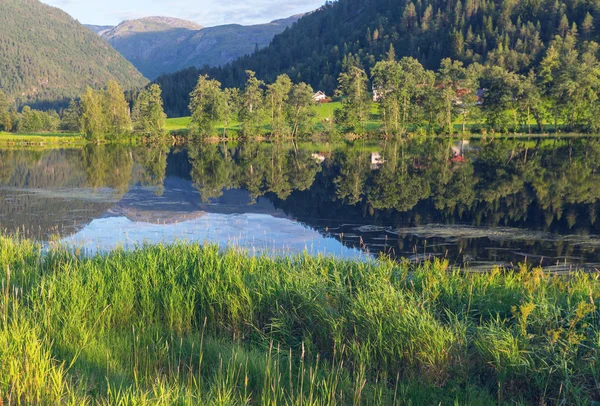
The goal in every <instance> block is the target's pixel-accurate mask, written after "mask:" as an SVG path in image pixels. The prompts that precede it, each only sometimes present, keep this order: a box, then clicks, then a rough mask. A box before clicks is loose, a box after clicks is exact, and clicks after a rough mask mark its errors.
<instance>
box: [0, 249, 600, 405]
mask: <svg viewBox="0 0 600 406" xmlns="http://www.w3.org/2000/svg"><path fill="white" fill-rule="evenodd" d="M0 280H1V281H2V283H1V287H2V291H1V292H0V403H1V404H7V405H13V404H14V405H18V404H23V405H29V404H105V405H126V404H140V405H145V404H160V405H172V404H181V405H195V404H202V405H244V404H252V405H277V404H285V405H333V404H342V405H384V404H385V405H387V404H390V405H393V404H398V405H404V404H406V405H409V404H412V405H421V404H432V405H433V404H435V405H438V404H442V405H453V404H461V405H463V404H472V405H488V404H506V405H514V404H532V405H538V404H591V403H592V402H593V401H598V400H599V399H600V394H599V392H598V389H597V388H598V386H597V382H599V379H600V365H599V356H600V352H599V351H600V313H599V311H598V304H599V301H600V280H599V278H598V277H597V275H588V274H583V273H574V274H571V275H568V276H550V275H546V274H544V273H543V272H542V271H541V270H532V271H530V270H521V271H518V272H500V271H495V272H492V273H486V274H469V273H466V274H465V273H460V272H458V271H452V272H451V271H449V270H448V269H447V266H446V264H445V263H441V262H435V263H424V264H419V265H408V264H396V263H392V262H386V261H383V262H378V263H362V262H345V261H339V260H334V259H324V258H312V257H308V256H299V257H296V258H291V259H269V258H264V257H258V258H249V257H246V256H245V255H243V254H240V253H237V252H234V251H227V252H225V253H223V252H220V251H219V250H218V249H217V248H216V247H212V246H200V245H185V244H179V245H174V246H170V247H164V246H154V247H144V248H141V249H139V250H137V251H135V252H125V251H116V252H112V253H110V254H108V255H104V256H94V257H84V256H79V255H76V254H74V253H69V252H66V251H64V250H62V249H59V248H54V249H51V250H50V251H48V252H46V253H42V250H41V247H39V246H37V245H35V244H33V243H30V242H27V241H23V242H18V241H16V240H14V239H7V238H0Z"/></svg>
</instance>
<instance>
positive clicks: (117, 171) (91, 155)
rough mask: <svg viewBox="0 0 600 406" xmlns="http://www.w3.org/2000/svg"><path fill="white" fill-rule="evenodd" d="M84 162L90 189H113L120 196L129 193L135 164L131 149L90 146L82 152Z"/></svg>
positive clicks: (118, 146)
mask: <svg viewBox="0 0 600 406" xmlns="http://www.w3.org/2000/svg"><path fill="white" fill-rule="evenodd" d="M82 160H83V165H84V168H85V174H86V179H87V182H86V183H87V186H88V187H91V188H94V189H99V188H104V187H108V188H112V189H114V190H115V191H116V192H117V193H118V195H120V196H122V195H124V194H125V193H127V191H128V190H129V185H130V182H131V175H132V169H133V162H134V160H133V156H132V153H131V149H130V148H127V147H124V146H122V145H119V144H107V145H102V144H101V145H94V144H89V145H87V146H86V147H85V148H84V149H83V151H82Z"/></svg>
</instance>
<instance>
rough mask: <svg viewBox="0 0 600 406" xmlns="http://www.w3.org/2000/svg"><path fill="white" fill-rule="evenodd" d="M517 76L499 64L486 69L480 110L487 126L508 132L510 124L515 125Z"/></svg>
mask: <svg viewBox="0 0 600 406" xmlns="http://www.w3.org/2000/svg"><path fill="white" fill-rule="evenodd" d="M518 83H519V77H518V75H517V74H515V73H513V72H509V71H507V70H506V69H504V68H501V67H499V66H493V67H489V68H488V69H486V71H485V73H484V75H483V86H484V87H485V89H486V90H485V93H484V96H483V97H484V101H483V106H482V112H483V114H484V117H485V119H486V122H487V124H488V125H489V126H491V127H492V128H494V129H497V130H500V131H502V132H508V129H509V127H510V125H511V124H513V125H514V126H516V125H517V121H518V120H517V103H516V101H517V94H518Z"/></svg>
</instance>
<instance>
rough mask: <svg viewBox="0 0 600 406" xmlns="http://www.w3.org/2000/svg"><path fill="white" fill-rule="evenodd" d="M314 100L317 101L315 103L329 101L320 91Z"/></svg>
mask: <svg viewBox="0 0 600 406" xmlns="http://www.w3.org/2000/svg"><path fill="white" fill-rule="evenodd" d="M313 100H314V101H315V103H323V102H325V101H327V95H326V94H325V93H323V92H321V91H320V90H319V91H318V92H317V93H315V95H314V96H313Z"/></svg>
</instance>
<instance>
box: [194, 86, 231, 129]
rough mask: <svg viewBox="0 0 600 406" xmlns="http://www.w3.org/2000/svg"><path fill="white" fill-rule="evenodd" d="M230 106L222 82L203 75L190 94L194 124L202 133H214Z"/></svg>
mask: <svg viewBox="0 0 600 406" xmlns="http://www.w3.org/2000/svg"><path fill="white" fill-rule="evenodd" d="M227 108H228V106H227V102H226V99H225V95H224V93H223V91H222V90H221V83H220V82H218V81H216V80H212V79H209V78H208V76H206V75H203V76H200V78H199V79H198V83H197V84H196V87H195V89H194V91H193V92H192V93H191V95H190V111H191V112H192V125H194V126H195V127H196V129H197V130H198V132H199V133H200V134H201V135H209V136H210V135H214V134H215V132H216V125H217V124H218V123H219V122H220V121H222V120H223V118H224V116H225V110H226V109H227Z"/></svg>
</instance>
